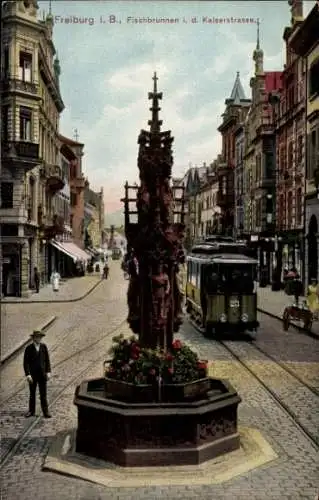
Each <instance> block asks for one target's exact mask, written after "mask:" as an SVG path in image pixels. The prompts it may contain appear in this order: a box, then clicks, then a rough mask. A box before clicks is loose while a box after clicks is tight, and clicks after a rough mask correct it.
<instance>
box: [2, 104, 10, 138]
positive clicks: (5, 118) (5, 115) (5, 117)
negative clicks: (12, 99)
mask: <svg viewBox="0 0 319 500" xmlns="http://www.w3.org/2000/svg"><path fill="white" fill-rule="evenodd" d="M1 114H2V127H1V139H2V140H3V141H7V140H8V137H9V133H8V132H9V130H8V122H9V106H3V108H2V113H1Z"/></svg>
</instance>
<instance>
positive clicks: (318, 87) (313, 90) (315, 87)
mask: <svg viewBox="0 0 319 500" xmlns="http://www.w3.org/2000/svg"><path fill="white" fill-rule="evenodd" d="M316 94H319V59H317V61H315V62H314V64H313V65H312V66H311V68H310V71H309V96H310V97H311V96H313V95H316Z"/></svg>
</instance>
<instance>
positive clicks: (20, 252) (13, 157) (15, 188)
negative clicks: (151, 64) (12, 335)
mask: <svg viewBox="0 0 319 500" xmlns="http://www.w3.org/2000/svg"><path fill="white" fill-rule="evenodd" d="M37 8H38V7H37V2H35V1H30V2H22V1H14V2H4V4H3V5H2V24H3V30H2V33H1V56H2V57H1V60H2V67H1V81H2V89H1V91H2V100H1V101H2V102H1V107H2V109H1V118H2V137H1V141H2V175H1V208H0V210H1V213H0V216H1V223H2V252H3V263H2V264H3V290H2V292H3V293H4V294H5V295H16V296H26V295H28V294H29V291H30V289H31V288H32V287H33V281H34V268H35V267H37V268H38V269H39V271H40V274H41V278H42V282H44V281H45V280H46V279H47V254H46V251H45V244H44V243H43V242H44V241H46V240H47V239H48V238H49V236H50V237H51V236H52V235H55V234H57V233H59V232H61V230H63V221H62V220H61V219H60V218H59V217H58V215H57V213H56V212H55V202H54V197H55V195H56V193H57V192H58V191H60V190H61V189H62V188H63V187H64V181H63V176H62V170H61V165H60V156H59V147H58V129H59V116H60V113H61V112H62V111H63V109H64V104H63V101H62V98H61V95H60V90H59V75H60V67H59V61H58V59H57V57H56V58H55V60H54V57H55V54H56V51H55V48H54V44H53V41H52V30H53V17H52V16H51V15H48V16H47V17H46V19H45V20H38V19H37Z"/></svg>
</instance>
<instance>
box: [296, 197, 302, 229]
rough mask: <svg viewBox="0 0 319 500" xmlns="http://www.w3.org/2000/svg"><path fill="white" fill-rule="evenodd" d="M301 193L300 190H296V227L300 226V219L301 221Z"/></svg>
mask: <svg viewBox="0 0 319 500" xmlns="http://www.w3.org/2000/svg"><path fill="white" fill-rule="evenodd" d="M301 216H302V191H301V188H299V189H298V190H297V196H296V225H297V226H300V225H301V219H302V217H301Z"/></svg>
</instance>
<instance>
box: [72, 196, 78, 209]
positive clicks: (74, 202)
mask: <svg viewBox="0 0 319 500" xmlns="http://www.w3.org/2000/svg"><path fill="white" fill-rule="evenodd" d="M76 201H77V200H76V193H71V207H75V205H76Z"/></svg>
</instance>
